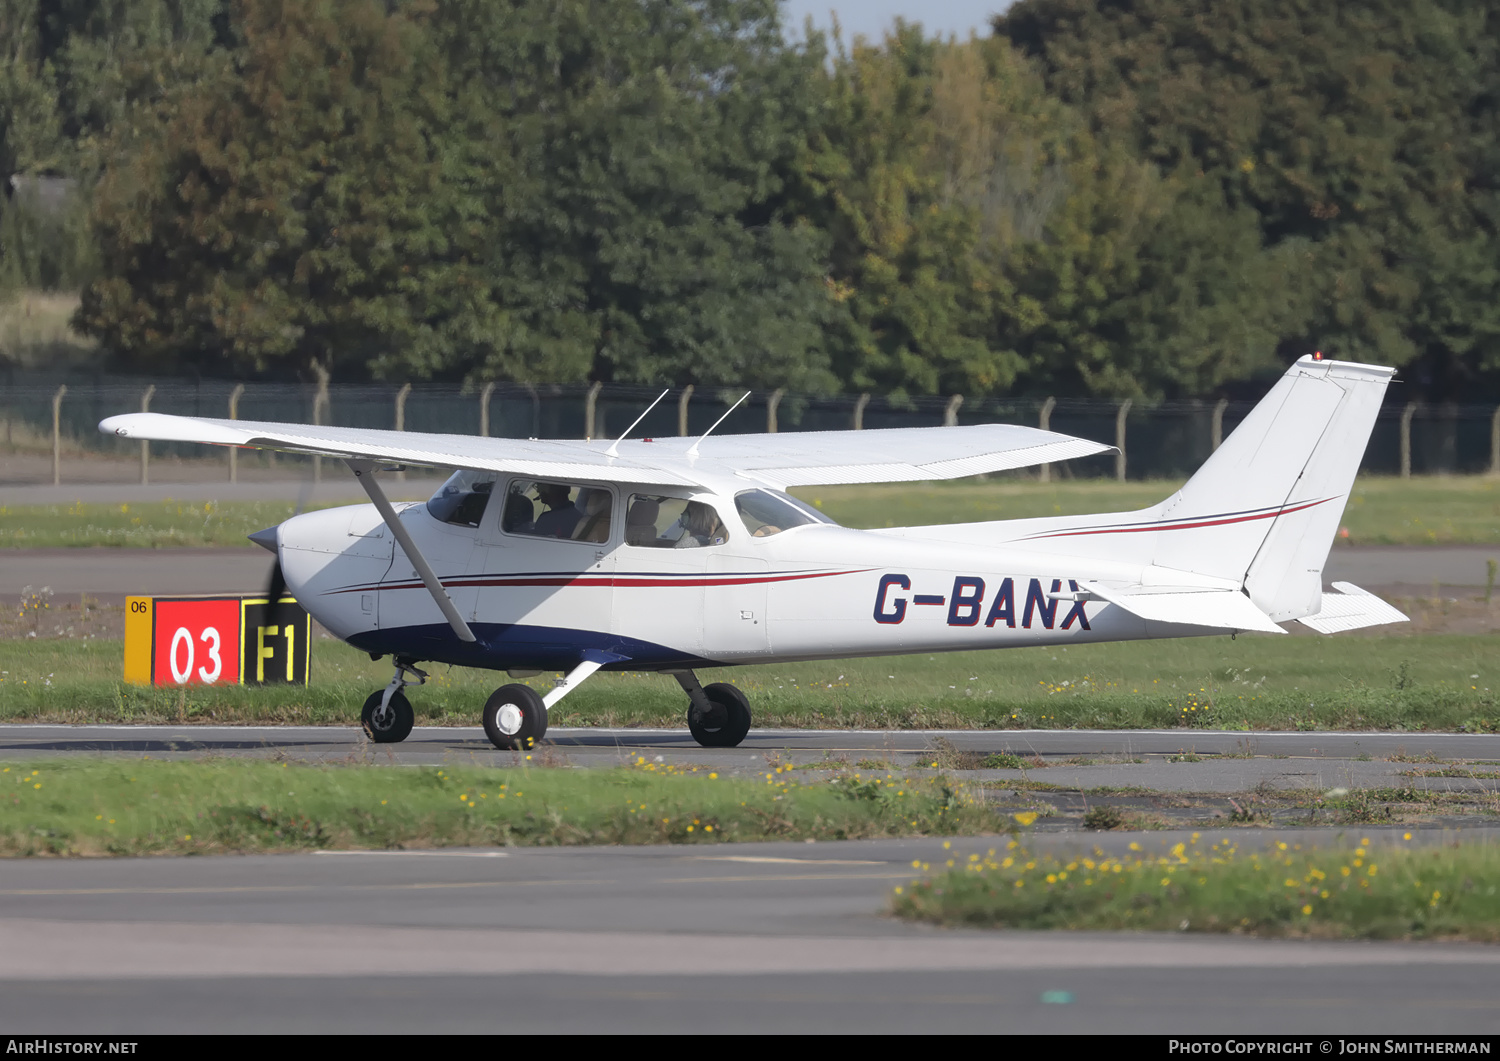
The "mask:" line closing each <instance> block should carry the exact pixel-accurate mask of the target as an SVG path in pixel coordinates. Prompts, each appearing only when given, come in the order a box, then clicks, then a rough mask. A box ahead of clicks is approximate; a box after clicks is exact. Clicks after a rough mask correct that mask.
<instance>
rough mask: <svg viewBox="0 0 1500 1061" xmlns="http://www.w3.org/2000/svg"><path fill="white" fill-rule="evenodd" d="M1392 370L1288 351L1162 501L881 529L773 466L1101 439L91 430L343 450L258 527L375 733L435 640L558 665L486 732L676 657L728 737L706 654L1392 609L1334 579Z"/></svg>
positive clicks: (222, 423)
mask: <svg viewBox="0 0 1500 1061" xmlns="http://www.w3.org/2000/svg"><path fill="white" fill-rule="evenodd" d="M1391 376H1392V370H1390V369H1387V368H1381V367H1377V366H1372V365H1361V364H1352V363H1347V362H1339V361H1325V360H1320V359H1317V358H1303V359H1302V360H1300V361H1298V362H1297V363H1296V364H1295V365H1293V366H1292V367H1291V369H1289V370H1288V371H1287V373H1286V375H1285V376H1283V377H1282V378H1281V380H1280V381H1279V382H1278V383H1277V384H1276V386H1275V387H1274V388H1272V390H1271V392H1270V393H1269V394H1268V395H1267V396H1266V397H1265V399H1264V400H1263V401H1261V402H1260V403H1259V404H1258V405H1257V406H1256V407H1255V408H1254V410H1252V411H1251V413H1250V415H1249V416H1248V417H1246V418H1245V420H1244V421H1243V422H1242V423H1241V424H1240V425H1239V427H1238V428H1237V429H1236V430H1235V432H1234V433H1233V434H1232V435H1231V436H1230V437H1229V439H1227V440H1226V441H1225V442H1224V444H1223V445H1222V446H1221V447H1220V448H1219V449H1218V450H1217V451H1215V452H1214V454H1213V455H1212V456H1211V457H1210V458H1209V459H1208V461H1207V462H1206V463H1205V464H1204V465H1203V467H1202V468H1201V469H1200V470H1199V471H1198V473H1197V474H1196V475H1194V476H1193V477H1192V479H1190V480H1189V481H1188V483H1187V484H1186V485H1185V486H1184V487H1183V488H1182V489H1181V490H1179V491H1178V492H1177V493H1175V494H1173V495H1172V496H1171V497H1170V498H1168V499H1167V500H1166V501H1164V502H1162V503H1161V504H1159V505H1156V506H1154V507H1152V508H1147V509H1142V510H1141V511H1138V512H1121V513H1110V514H1105V515H1097V516H1055V517H1043V518H1039V519H1021V520H1009V521H998V522H986V523H961V524H954V525H933V526H921V527H898V528H887V529H884V530H851V529H849V528H846V527H841V526H838V525H837V524H835V523H834V522H832V521H831V520H829V519H828V518H827V517H826V516H824V515H823V514H822V513H821V512H819V511H818V510H817V509H815V508H812V507H810V506H808V505H806V504H804V503H802V502H801V501H799V500H797V499H796V498H794V497H792V496H790V495H789V494H787V493H786V489H787V488H788V487H791V486H805V485H813V484H831V483H873V482H894V481H909V480H927V479H951V478H958V477H961V476H969V475H976V474H979V473H981V472H993V471H999V470H1002V469H1008V468H1020V467H1026V466H1029V465H1035V464H1044V463H1047V462H1050V461H1058V460H1067V459H1069V458H1074V457H1084V456H1088V455H1090V454H1096V453H1102V452H1108V451H1110V449H1111V447H1108V446H1103V445H1100V444H1098V443H1094V442H1088V441H1085V440H1083V439H1077V438H1070V437H1068V436H1066V435H1059V434H1054V433H1051V432H1047V431H1039V430H1036V429H1033V428H1028V427H1017V426H1011V425H1003V424H993V425H985V426H977V427H932V428H898V429H894V430H873V431H859V432H855V431H848V432H817V433H787V434H765V435H728V436H717V437H709V435H711V434H712V430H713V429H712V428H711V429H710V431H709V435H705V436H704V437H702V438H699V439H697V440H696V441H694V440H691V439H679V438H673V439H655V440H653V439H649V438H643V439H634V440H627V439H626V438H624V437H622V438H621V439H620V440H618V441H615V442H613V443H611V442H608V441H585V442H578V441H552V440H541V439H527V440H516V439H500V438H475V437H469V436H462V435H428V434H416V433H409V432H397V431H373V430H360V429H353V428H336V427H310V426H303V425H293V424H273V423H255V422H250V421H239V420H211V419H200V418H197V417H183V416H165V415H160V414H157V413H131V414H129V415H125V416H112V417H110V418H109V419H107V420H105V421H103V422H102V423H101V424H100V425H99V428H100V430H101V431H103V432H105V433H107V434H113V435H117V436H119V437H121V438H127V439H156V440H161V441H172V442H184V441H185V442H202V443H208V444H210V445H220V446H244V447H250V448H257V449H272V450H281V451H287V452H294V453H313V454H321V455H323V456H327V457H337V458H341V459H343V460H344V461H345V462H346V463H347V464H348V466H349V468H350V470H351V471H353V473H354V475H355V477H356V478H357V479H358V480H359V482H360V484H361V485H362V486H363V487H364V489H365V491H366V493H368V494H369V497H370V500H371V502H373V504H370V505H358V506H353V507H349V508H337V509H330V510H325V511H320V512H310V513H307V514H305V515H299V516H295V517H293V518H292V519H289V520H287V521H286V522H285V523H282V524H281V525H280V526H279V527H275V528H271V529H268V530H265V531H261V532H259V533H257V534H254V535H251V537H252V539H253V540H255V541H256V542H257V543H259V544H261V545H264V546H265V547H266V548H268V549H270V550H272V551H273V552H275V553H276V555H277V557H278V561H279V568H280V571H281V572H283V573H284V574H278V575H276V576H275V578H276V579H277V580H280V579H281V578H282V577H284V579H285V585H286V586H288V587H290V588H291V590H292V591H293V592H294V593H295V595H296V598H297V600H298V601H300V602H301V603H302V605H303V606H304V607H305V608H306V609H307V611H308V612H310V613H311V614H312V615H313V616H314V617H315V618H316V619H317V620H318V621H319V622H320V623H322V624H323V625H324V626H325V627H326V628H327V629H329V630H330V631H332V632H333V633H334V634H336V635H337V636H339V637H341V638H343V639H344V640H345V641H347V642H349V643H350V644H351V645H354V646H355V647H357V648H359V649H362V650H364V651H366V652H368V653H370V655H371V657H372V658H375V659H378V658H380V657H381V656H386V655H388V656H391V657H392V659H393V660H394V662H395V665H396V673H395V675H394V676H393V677H392V679H391V682H390V684H389V685H388V686H387V687H386V688H384V689H383V690H380V691H377V692H375V693H373V694H371V696H370V698H369V699H368V700H367V701H366V702H365V705H364V712H363V716H362V717H363V723H364V726H365V729H366V730H367V731H368V732H369V734H370V736H371V737H372V738H373V739H374V740H376V741H382V742H390V741H399V740H403V739H405V738H406V736H407V735H408V734H409V733H410V732H411V728H412V724H413V714H412V708H411V705H410V703H409V702H408V701H407V698H406V696H405V695H404V693H403V692H402V688H403V686H407V685H419V684H421V683H422V681H423V680H425V677H426V675H425V674H424V673H423V672H422V671H421V670H419V669H418V668H417V664H418V663H420V662H424V661H437V662H442V663H450V664H457V665H460V666H467V667H484V668H487V669H490V670H503V671H507V672H508V674H509V676H510V677H512V678H521V677H527V676H531V675H534V674H538V673H541V672H544V671H553V672H562V673H563V675H564V676H563V677H562V678H561V679H560V680H559V681H558V682H557V684H556V685H555V687H554V688H553V689H552V690H551V691H550V692H549V693H547V695H546V696H545V697H544V696H542V695H540V694H539V693H537V692H536V691H535V690H533V689H532V688H530V687H529V686H527V685H524V684H512V685H504V686H502V687H500V688H499V689H498V690H496V691H495V693H494V694H493V695H492V696H491V697H490V698H489V700H488V701H487V702H486V703H485V705H484V716H483V717H484V728H485V732H486V733H487V734H488V735H489V738H490V740H492V741H493V742H494V743H495V745H496V746H498V747H500V748H504V749H514V748H518V747H529V746H531V744H532V743H534V742H535V741H536V740H539V739H540V738H541V737H542V735H543V734H544V733H546V731H547V710H548V708H550V707H551V706H552V705H554V704H556V703H557V702H558V701H559V700H561V699H562V698H563V697H564V696H565V695H567V693H568V692H569V691H571V690H572V689H575V688H577V686H578V684H579V683H580V682H582V681H583V680H584V679H585V678H587V677H588V676H589V675H591V674H592V673H593V672H594V671H596V670H601V669H602V670H632V671H657V672H661V673H665V674H670V675H673V676H674V677H676V679H677V681H678V682H679V683H680V684H681V685H682V688H683V690H684V691H685V692H686V693H687V695H688V701H689V706H688V712H687V717H688V727H689V729H690V730H691V731H692V734H693V736H694V737H695V738H696V739H697V740H698V742H699V743H700V744H703V745H705V746H708V747H733V746H734V745H737V744H739V743H740V741H742V740H743V739H744V738H745V735H746V733H747V732H748V731H749V729H750V708H749V703H748V701H747V700H746V698H745V696H744V694H743V693H741V692H740V691H739V690H738V689H736V688H735V687H734V686H732V685H727V684H722V683H720V684H713V685H709V686H706V687H705V686H702V685H700V684H699V682H698V679H697V677H696V675H695V674H694V668H700V667H719V666H728V665H733V664H745V663H769V662H787V661H791V660H810V659H829V658H840V657H849V656H881V655H896V654H901V653H911V652H935V651H948V650H960V649H976V648H1011V647H1015V646H1020V645H1043V644H1082V643H1086V642H1092V641H1122V640H1132V639H1140V638H1162V637H1192V636H1200V635H1205V634H1216V633H1225V632H1237V631H1241V630H1259V631H1265V632H1267V633H1282V632H1284V631H1282V630H1281V628H1280V627H1279V626H1277V625H1276V624H1277V623H1280V622H1285V621H1287V620H1292V619H1295V620H1298V621H1300V622H1302V623H1303V624H1305V625H1307V626H1310V627H1312V628H1313V629H1314V630H1318V631H1321V632H1323V633H1334V632H1336V631H1340V630H1350V629H1354V628H1357V627H1362V626H1373V625H1377V624H1381V623H1392V622H1401V621H1404V620H1405V619H1406V616H1404V615H1402V614H1401V613H1400V612H1398V611H1397V610H1396V609H1394V608H1392V607H1391V606H1390V605H1388V604H1386V603H1385V602H1384V601H1382V600H1380V599H1378V598H1376V597H1374V596H1373V595H1371V594H1369V593H1366V592H1364V591H1363V590H1361V589H1359V588H1358V587H1357V586H1352V585H1349V584H1348V583H1336V584H1335V589H1336V590H1337V591H1338V592H1332V593H1325V592H1324V590H1323V582H1322V573H1323V565H1324V563H1325V562H1326V561H1327V558H1328V550H1329V548H1330V546H1331V544H1332V542H1333V536H1334V533H1335V531H1336V529H1337V527H1338V524H1339V520H1340V517H1341V515H1342V513H1343V510H1344V503H1345V500H1346V498H1347V496H1348V493H1349V489H1350V486H1351V485H1352V483H1353V481H1354V476H1355V472H1356V471H1357V470H1358V468H1359V464H1360V460H1361V458H1362V456H1363V454H1364V450H1365V445H1366V443H1367V442H1368V440H1369V436H1370V431H1371V429H1372V427H1373V425H1374V422H1375V416H1376V413H1377V412H1378V411H1379V409H1380V403H1381V400H1382V397H1383V396H1384V394H1385V389H1386V385H1387V383H1388V382H1389V381H1390V378H1391ZM658 400H660V399H658ZM648 411H649V410H648ZM644 415H645V414H642V416H643V417H644ZM726 415H727V414H726ZM639 422H640V420H639V419H638V420H637V421H636V423H637V424H638V423H639ZM720 422H722V418H721V420H720ZM717 426H718V425H717V424H715V427H717ZM634 427H635V425H634V424H632V425H631V430H633V429H634ZM625 434H626V435H629V434H630V430H627V431H626V433H625ZM382 465H386V466H391V465H421V466H430V467H440V468H456V469H458V470H457V471H456V472H455V473H454V474H453V476H452V478H450V479H449V480H448V481H447V482H446V483H445V484H444V485H443V487H442V488H441V489H440V490H438V492H437V493H436V494H434V495H433V497H432V498H431V500H429V501H428V502H427V503H426V504H425V505H424V504H409V505H405V506H394V505H392V504H391V503H390V502H389V501H387V500H386V497H385V494H384V492H383V491H382V489H381V487H380V485H379V484H378V483H377V482H376V478H375V472H376V469H377V468H378V467H380V466H382ZM934 515H937V514H936V513H935V514H934ZM408 675H413V676H415V677H414V678H409V677H408Z"/></svg>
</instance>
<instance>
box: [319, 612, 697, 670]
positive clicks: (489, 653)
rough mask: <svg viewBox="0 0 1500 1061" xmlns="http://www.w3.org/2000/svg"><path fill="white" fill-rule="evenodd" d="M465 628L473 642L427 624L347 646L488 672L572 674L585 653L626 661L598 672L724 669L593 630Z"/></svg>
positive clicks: (362, 636) (367, 635)
mask: <svg viewBox="0 0 1500 1061" xmlns="http://www.w3.org/2000/svg"><path fill="white" fill-rule="evenodd" d="M469 629H471V630H473V631H474V636H475V638H477V640H475V641H472V642H470V641H460V640H459V639H458V635H457V634H455V633H454V632H453V628H452V627H451V626H449V625H448V624H447V623H427V624H424V625H421V626H402V627H397V628H396V629H392V630H367V631H365V632H364V633H359V634H355V635H354V636H353V637H350V638H348V642H349V644H351V645H353V646H354V647H355V648H358V649H361V650H362V651H365V652H371V653H375V654H377V655H381V656H385V655H398V656H402V657H408V658H411V659H414V660H418V661H422V660H430V661H432V662H435V663H452V664H454V665H456V666H459V667H482V668H485V669H487V670H506V669H509V668H512V667H527V668H530V667H535V668H538V669H540V670H562V671H566V670H572V669H573V668H574V667H576V666H577V665H578V664H579V662H580V661H581V660H582V659H583V658H584V654H585V653H586V652H591V651H593V652H608V653H611V654H613V655H616V656H623V657H625V659H624V660H622V661H620V662H615V663H606V664H604V666H603V667H602V668H601V669H602V670H632V671H635V670H654V669H659V668H662V667H702V666H722V665H723V664H716V663H715V662H714V661H713V660H708V659H704V658H703V657H702V656H695V655H692V654H691V653H687V652H681V651H679V650H677V649H674V648H668V647H667V646H666V645H658V644H655V643H653V642H651V641H641V640H639V639H637V638H634V637H625V636H623V635H621V634H605V633H599V632H596V631H593V630H569V629H567V628H566V627H558V626H525V625H521V624H518V623H474V622H471V623H470V624H469Z"/></svg>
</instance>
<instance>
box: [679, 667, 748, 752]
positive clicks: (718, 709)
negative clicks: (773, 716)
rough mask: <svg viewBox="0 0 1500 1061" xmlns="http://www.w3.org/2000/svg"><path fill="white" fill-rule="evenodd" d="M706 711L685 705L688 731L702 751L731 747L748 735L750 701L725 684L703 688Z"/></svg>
mask: <svg viewBox="0 0 1500 1061" xmlns="http://www.w3.org/2000/svg"><path fill="white" fill-rule="evenodd" d="M703 695H704V697H706V698H707V700H708V704H709V708H708V710H707V711H703V710H701V709H700V708H699V707H698V705H696V704H693V703H689V704H688V729H689V731H691V732H692V734H693V739H694V740H695V741H697V742H698V743H699V744H701V745H703V746H704V747H705V748H734V747H737V746H738V745H739V743H740V741H742V740H744V739H745V735H746V734H747V733H749V732H750V701H749V700H748V699H746V697H745V694H744V693H742V692H740V691H739V690H738V689H736V688H735V687H734V686H732V685H729V684H727V683H726V682H715V683H714V684H713V685H705V686H704V687H703Z"/></svg>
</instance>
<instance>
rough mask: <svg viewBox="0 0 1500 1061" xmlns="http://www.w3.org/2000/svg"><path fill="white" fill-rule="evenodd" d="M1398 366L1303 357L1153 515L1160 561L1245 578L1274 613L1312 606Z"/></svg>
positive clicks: (1292, 613)
mask: <svg viewBox="0 0 1500 1061" xmlns="http://www.w3.org/2000/svg"><path fill="white" fill-rule="evenodd" d="M1393 375H1394V370H1393V369H1389V368H1382V367H1379V366H1376V365H1361V364H1354V363H1351V362H1345V361H1316V360H1313V359H1312V358H1308V357H1304V358H1302V359H1301V360H1300V361H1298V362H1297V363H1296V364H1295V365H1293V366H1292V367H1291V368H1290V369H1289V370H1288V371H1287V373H1286V375H1284V376H1283V377H1282V378H1281V380H1280V381H1279V382H1278V383H1277V384H1276V386H1275V387H1273V388H1272V389H1271V392H1270V393H1269V394H1267V395H1266V397H1265V398H1264V399H1262V400H1261V402H1260V403H1259V404H1258V405H1256V407H1255V408H1254V409H1253V410H1251V412H1250V415H1249V416H1247V417H1246V418H1245V419H1244V421H1243V422H1242V423H1241V424H1240V425H1239V427H1237V428H1236V429H1235V431H1234V433H1233V434H1232V435H1230V436H1229V438H1228V439H1227V440H1226V441H1225V442H1224V444H1223V445H1222V446H1220V447H1219V449H1218V450H1216V451H1215V452H1214V454H1213V456H1212V457H1210V458H1209V459H1208V461H1207V462H1206V463H1205V464H1204V465H1203V467H1202V468H1200V469H1199V470H1198V473H1197V474H1196V475H1194V476H1193V477H1192V479H1190V480H1188V482H1187V484H1186V485H1185V486H1183V488H1182V489H1181V490H1179V491H1178V492H1177V493H1176V494H1174V495H1173V496H1172V497H1170V498H1168V499H1167V500H1166V501H1165V502H1164V503H1163V504H1162V505H1161V506H1160V508H1158V509H1157V511H1156V513H1155V515H1156V516H1157V518H1158V519H1160V520H1161V521H1163V522H1164V523H1169V524H1175V525H1176V526H1177V527H1178V528H1179V529H1178V530H1177V532H1176V533H1171V534H1163V535H1160V536H1158V538H1157V541H1156V555H1155V556H1154V557H1153V562H1154V563H1155V564H1156V565H1157V566H1159V567H1165V568H1172V569H1175V570H1179V571H1193V572H1196V573H1199V574H1204V575H1212V576H1215V577H1219V578H1226V579H1233V580H1235V581H1238V582H1241V583H1242V584H1243V585H1244V587H1245V589H1246V591H1247V592H1248V593H1249V595H1250V599H1251V600H1253V601H1254V602H1255V603H1256V605H1258V606H1259V607H1260V608H1261V610H1262V611H1264V612H1266V613H1267V614H1268V615H1270V617H1271V618H1272V619H1274V620H1276V621H1278V622H1280V621H1284V620H1286V619H1294V618H1297V617H1299V616H1302V615H1309V614H1313V613H1316V612H1317V610H1318V607H1319V604H1320V602H1321V598H1322V591H1323V587H1322V580H1323V565H1324V563H1325V562H1326V561H1327V559H1328V550H1329V548H1330V547H1331V546H1332V545H1333V536H1334V534H1335V532H1336V531H1337V530H1338V525H1339V519H1340V518H1341V517H1342V515H1343V511H1344V504H1345V502H1346V501H1347V500H1348V496H1349V490H1350V488H1351V487H1352V486H1353V483H1354V476H1355V473H1357V472H1358V471H1359V465H1360V461H1361V460H1362V459H1363V457H1364V453H1365V446H1366V445H1367V443H1368V442H1369V439H1370V432H1371V430H1372V429H1373V428H1374V426H1375V416H1376V414H1377V413H1379V411H1380V403H1381V401H1382V400H1383V398H1384V396H1385V388H1386V385H1387V384H1388V383H1389V382H1390V380H1391V377H1392V376H1393Z"/></svg>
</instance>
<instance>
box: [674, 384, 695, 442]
mask: <svg viewBox="0 0 1500 1061" xmlns="http://www.w3.org/2000/svg"><path fill="white" fill-rule="evenodd" d="M692 396H693V385H692V384H691V383H689V384H688V385H687V386H686V387H684V388H682V394H680V395H679V396H678V398H677V434H678V437H680V438H687V409H688V399H689V398H691V397H692Z"/></svg>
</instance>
